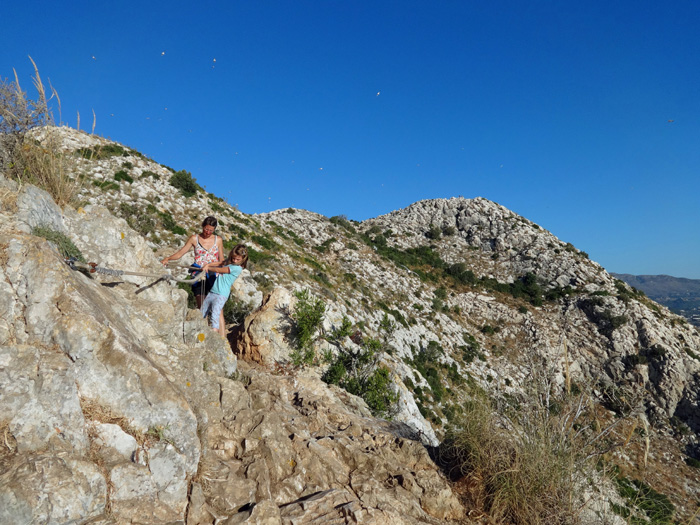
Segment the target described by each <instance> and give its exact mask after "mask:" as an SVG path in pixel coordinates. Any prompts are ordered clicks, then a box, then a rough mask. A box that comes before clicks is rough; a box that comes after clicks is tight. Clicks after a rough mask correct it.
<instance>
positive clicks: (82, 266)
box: [66, 257, 206, 284]
mask: <svg viewBox="0 0 700 525" xmlns="http://www.w3.org/2000/svg"><path fill="white" fill-rule="evenodd" d="M66 263H67V264H68V266H70V267H71V268H72V269H73V270H87V271H88V272H90V273H100V274H102V275H110V276H112V277H121V276H122V275H135V276H137V277H158V278H159V279H165V280H166V281H174V282H176V283H189V284H192V283H193V282H196V281H203V280H204V279H205V278H206V275H205V274H204V272H199V274H198V275H197V276H196V277H194V279H178V278H176V277H173V276H172V275H170V274H169V273H165V274H160V273H144V272H130V271H127V270H114V269H112V268H104V267H102V266H97V263H94V262H90V263H83V262H80V261H77V260H76V259H75V258H73V257H71V258H70V259H66ZM188 268H189V269H192V270H197V268H194V267H192V266H190V267H188Z"/></svg>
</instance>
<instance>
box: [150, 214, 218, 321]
mask: <svg viewBox="0 0 700 525" xmlns="http://www.w3.org/2000/svg"><path fill="white" fill-rule="evenodd" d="M217 226H218V222H217V221H216V219H215V218H214V217H207V218H206V219H204V221H202V233H200V234H199V235H196V234H195V235H192V236H191V237H190V238H189V239H187V242H186V243H185V245H184V246H183V247H182V248H180V249H179V250H178V251H176V252H175V253H174V254H172V255H170V256H169V257H166V258H165V259H163V260H162V261H161V263H163V264H164V265H165V264H168V262H170V261H172V260H177V259H180V258H181V257H182V256H183V255H185V254H186V253H187V251H188V250H189V249H190V248H193V249H194V264H193V266H198V267H200V268H201V267H203V266H204V265H206V264H209V263H218V262H223V260H224V243H223V242H222V240H221V237H219V236H218V235H215V234H214V232H215V231H216V227H217ZM197 273H199V272H197ZM195 275H197V274H195ZM214 281H216V274H215V273H211V274H209V275H207V278H206V279H205V280H204V281H197V282H196V283H194V284H193V285H192V292H193V293H194V296H195V299H196V300H197V308H202V302H203V301H204V297H205V296H206V295H207V294H208V293H209V291H210V290H211V287H212V286H214ZM203 283H204V291H202V284H203ZM223 321H224V314H223V312H222V313H221V317H220V322H221V325H222V326H223Z"/></svg>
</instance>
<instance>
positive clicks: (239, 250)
mask: <svg viewBox="0 0 700 525" xmlns="http://www.w3.org/2000/svg"><path fill="white" fill-rule="evenodd" d="M234 255H240V256H241V257H243V260H242V261H241V264H240V265H239V266H241V267H242V268H245V267H246V266H248V247H247V246H246V245H245V244H236V246H234V247H233V250H231V252H230V253H229V254H228V257H226V261H224V264H231V263H232V262H233V256H234Z"/></svg>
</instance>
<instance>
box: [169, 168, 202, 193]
mask: <svg viewBox="0 0 700 525" xmlns="http://www.w3.org/2000/svg"><path fill="white" fill-rule="evenodd" d="M170 185H171V186H173V187H175V188H177V189H178V190H180V193H182V195H183V196H184V197H192V196H193V195H195V194H196V193H197V192H198V191H200V190H202V188H201V186H200V185H199V184H197V181H196V180H195V179H194V178H193V177H192V174H191V173H190V172H189V171H185V170H180V171H176V172H175V173H173V175H172V177H170Z"/></svg>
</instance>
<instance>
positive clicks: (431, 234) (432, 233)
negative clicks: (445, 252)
mask: <svg viewBox="0 0 700 525" xmlns="http://www.w3.org/2000/svg"><path fill="white" fill-rule="evenodd" d="M425 236H426V237H427V238H428V239H434V240H437V239H439V238H440V237H442V230H441V229H440V228H438V227H437V226H435V225H434V224H431V225H430V229H429V230H428V231H427V232H425Z"/></svg>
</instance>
